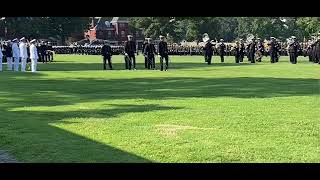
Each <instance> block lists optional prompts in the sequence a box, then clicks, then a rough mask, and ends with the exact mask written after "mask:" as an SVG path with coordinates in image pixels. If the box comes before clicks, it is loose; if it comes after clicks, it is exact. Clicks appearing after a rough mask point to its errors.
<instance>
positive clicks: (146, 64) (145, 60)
mask: <svg viewBox="0 0 320 180" xmlns="http://www.w3.org/2000/svg"><path fill="white" fill-rule="evenodd" d="M147 44H148V41H147V38H145V39H144V42H143V44H142V54H143V53H144V48H145V47H146V45H147ZM144 68H145V69H147V68H148V58H147V57H144Z"/></svg>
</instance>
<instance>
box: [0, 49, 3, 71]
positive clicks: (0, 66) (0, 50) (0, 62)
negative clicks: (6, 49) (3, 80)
mask: <svg viewBox="0 0 320 180" xmlns="http://www.w3.org/2000/svg"><path fill="white" fill-rule="evenodd" d="M2 57H3V54H2V48H1V46H0V71H2Z"/></svg>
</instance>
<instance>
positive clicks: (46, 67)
mask: <svg viewBox="0 0 320 180" xmlns="http://www.w3.org/2000/svg"><path fill="white" fill-rule="evenodd" d="M112 65H113V69H114V71H117V70H125V64H124V62H123V63H121V62H119V61H117V62H113V63H112ZM248 65H259V64H258V63H257V64H250V63H242V64H236V63H220V62H214V63H213V64H211V65H207V64H205V63H203V62H202V61H201V62H194V63H185V62H183V63H179V62H178V61H177V62H170V63H169V68H170V69H196V68H210V67H215V66H219V67H220V66H224V67H226V66H228V67H229V66H230V67H231V66H248ZM108 68H109V66H108V65H107V69H108ZM136 68H137V69H138V70H147V69H146V68H145V67H144V63H137V64H136ZM156 69H158V70H159V69H160V63H159V62H158V61H157V62H156ZM39 70H40V71H92V70H103V64H102V61H101V63H96V62H95V63H67V62H60V61H59V62H54V63H52V64H40V66H39Z"/></svg>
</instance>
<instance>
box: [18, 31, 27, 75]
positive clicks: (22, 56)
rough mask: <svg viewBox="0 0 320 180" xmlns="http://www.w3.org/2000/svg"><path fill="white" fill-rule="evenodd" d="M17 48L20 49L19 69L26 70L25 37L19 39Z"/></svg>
mask: <svg viewBox="0 0 320 180" xmlns="http://www.w3.org/2000/svg"><path fill="white" fill-rule="evenodd" d="M19 50H20V59H21V71H23V72H24V71H26V66H27V58H28V49H27V44H26V39H25V38H24V37H23V38H21V39H20V44H19Z"/></svg>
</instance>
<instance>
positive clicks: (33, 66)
mask: <svg viewBox="0 0 320 180" xmlns="http://www.w3.org/2000/svg"><path fill="white" fill-rule="evenodd" d="M37 64H38V60H37V59H31V72H36V71H37Z"/></svg>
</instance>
